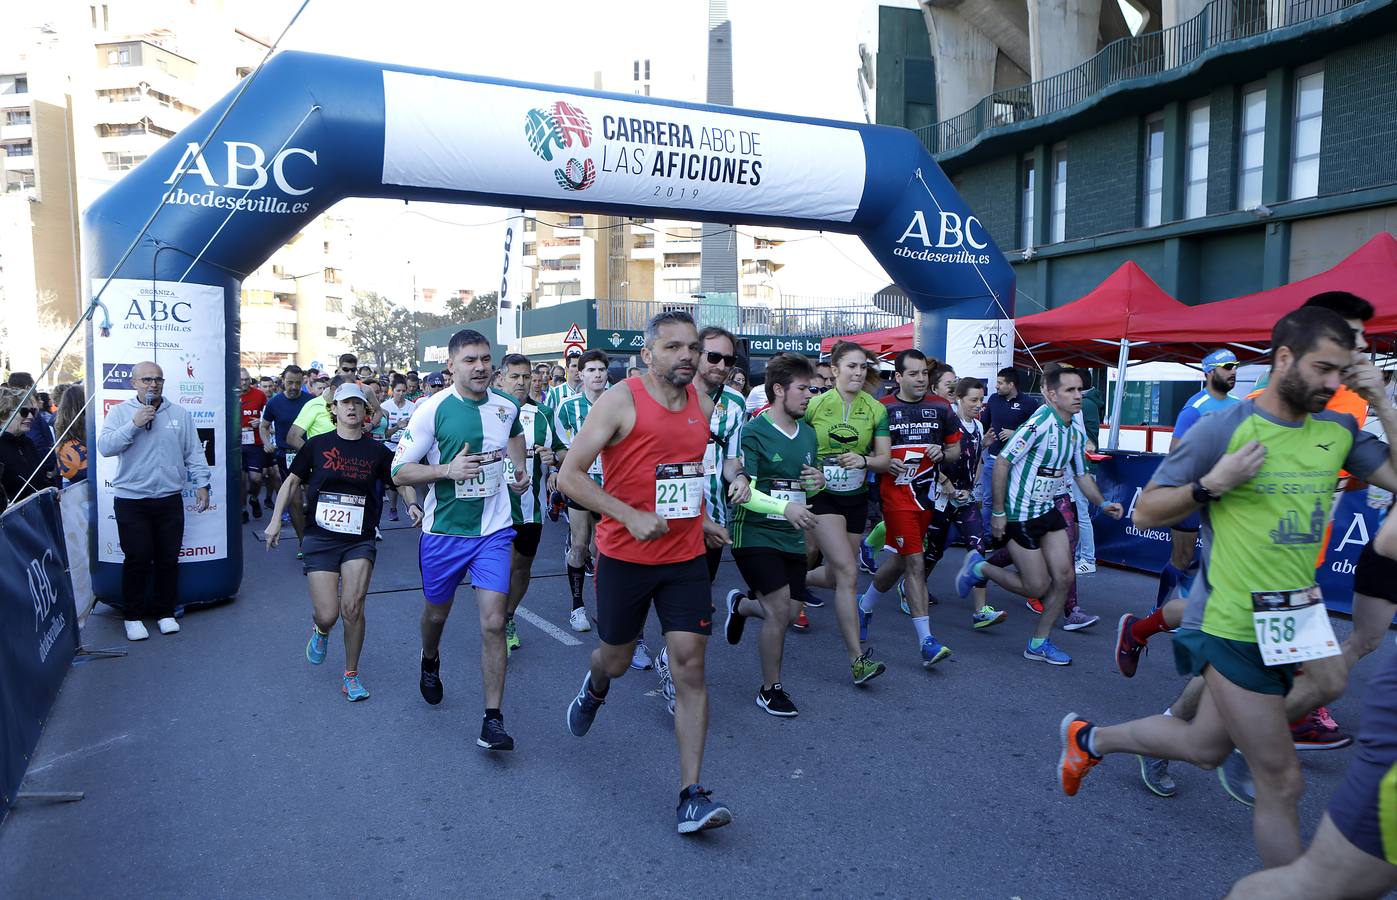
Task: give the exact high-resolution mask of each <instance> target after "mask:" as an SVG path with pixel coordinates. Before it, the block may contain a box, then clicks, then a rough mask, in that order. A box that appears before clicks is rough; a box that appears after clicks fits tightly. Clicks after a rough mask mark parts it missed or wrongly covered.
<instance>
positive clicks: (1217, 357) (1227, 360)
mask: <svg viewBox="0 0 1397 900" xmlns="http://www.w3.org/2000/svg"><path fill="white" fill-rule="evenodd" d="M1228 364H1231V365H1234V366H1235V365H1237V354H1235V353H1233V352H1232V351H1231V350H1214V351H1213V352H1212V353H1209V354H1208V355H1207V356H1205V357H1203V371H1204V373H1207V372H1211V371H1213V370H1214V369H1216V368H1217V367H1218V366H1225V365H1228Z"/></svg>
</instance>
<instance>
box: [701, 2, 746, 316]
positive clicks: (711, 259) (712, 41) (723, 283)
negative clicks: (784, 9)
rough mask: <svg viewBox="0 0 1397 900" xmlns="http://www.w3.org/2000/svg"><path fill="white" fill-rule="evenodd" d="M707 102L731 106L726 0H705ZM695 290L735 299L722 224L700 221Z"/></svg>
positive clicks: (732, 241)
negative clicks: (697, 288)
mask: <svg viewBox="0 0 1397 900" xmlns="http://www.w3.org/2000/svg"><path fill="white" fill-rule="evenodd" d="M707 100H708V102H709V103H712V104H715V105H719V106H732V21H731V20H730V19H729V18H728V0H708V97H707ZM699 249H700V251H701V256H700V258H699V290H700V291H701V292H703V293H705V294H729V295H731V301H730V302H731V303H733V304H734V305H735V304H736V302H737V234H736V233H735V232H733V231H732V229H731V228H729V227H728V226H726V225H718V224H714V223H711V222H708V223H704V226H703V235H702V238H701V242H700V244H699Z"/></svg>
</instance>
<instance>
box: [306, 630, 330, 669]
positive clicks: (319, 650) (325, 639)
mask: <svg viewBox="0 0 1397 900" xmlns="http://www.w3.org/2000/svg"><path fill="white" fill-rule="evenodd" d="M329 645H330V636H329V635H328V634H321V633H320V629H319V628H316V627H315V626H314V625H312V626H311V627H310V640H308V641H306V661H307V662H309V663H310V664H311V665H313V666H318V665H320V664H321V663H323V662H324V661H325V649H326V648H327V647H328V646H329Z"/></svg>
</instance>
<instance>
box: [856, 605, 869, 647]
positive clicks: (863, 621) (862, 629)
mask: <svg viewBox="0 0 1397 900" xmlns="http://www.w3.org/2000/svg"><path fill="white" fill-rule="evenodd" d="M854 612H856V613H858V616H859V643H865V642H867V641H868V623H869V622H872V621H873V613H871V612H864V611H863V607H861V606H859V605H858V604H857V602H856V603H855V604H854Z"/></svg>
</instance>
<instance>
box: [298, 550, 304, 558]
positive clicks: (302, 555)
mask: <svg viewBox="0 0 1397 900" xmlns="http://www.w3.org/2000/svg"><path fill="white" fill-rule="evenodd" d="M296 558H297V559H305V558H306V554H305V553H304V552H303V551H301V550H297V551H296Z"/></svg>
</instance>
